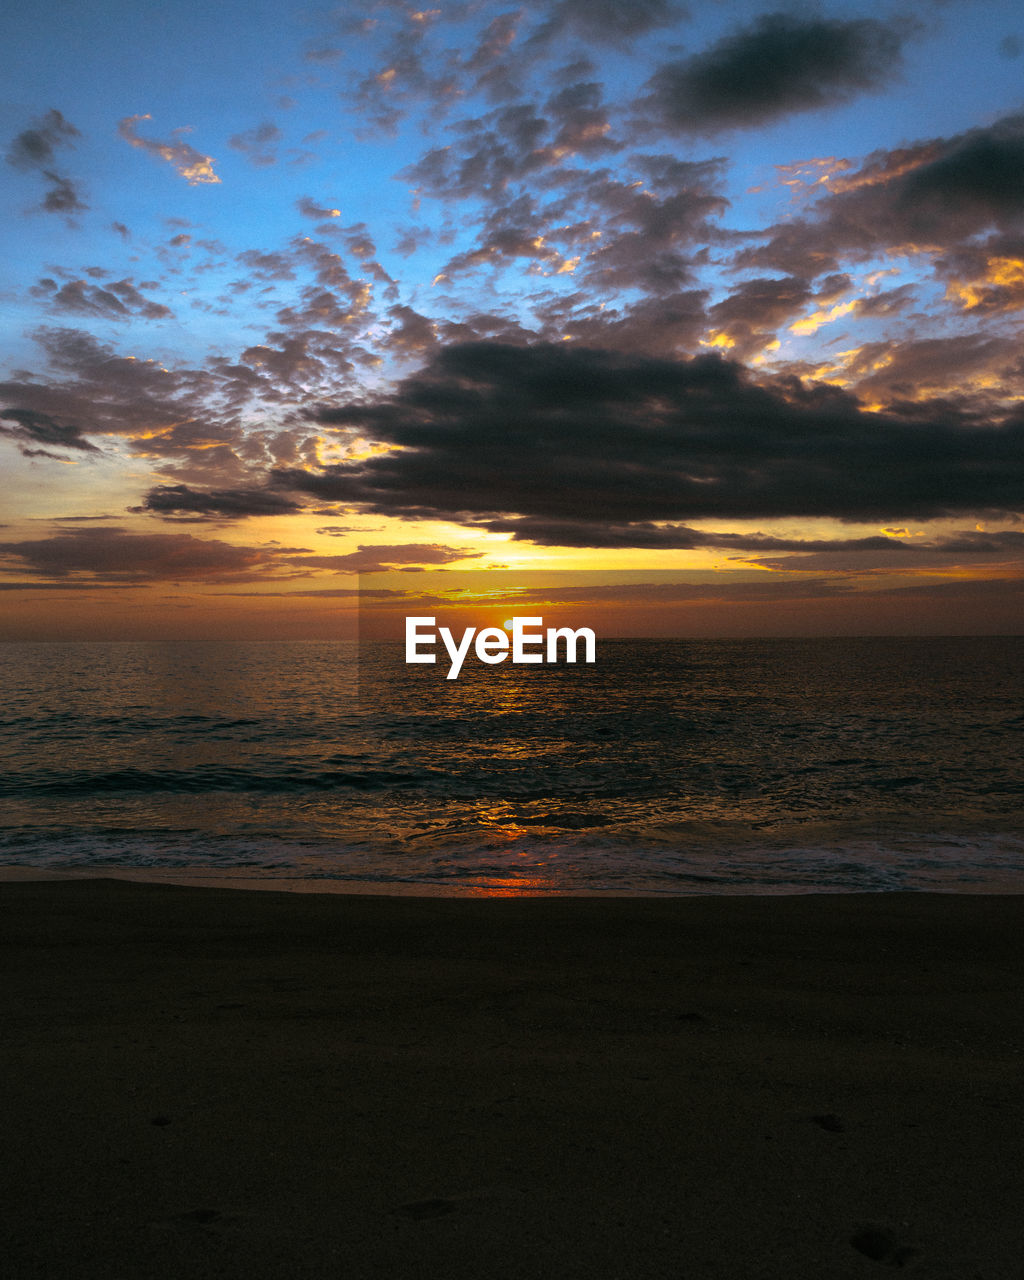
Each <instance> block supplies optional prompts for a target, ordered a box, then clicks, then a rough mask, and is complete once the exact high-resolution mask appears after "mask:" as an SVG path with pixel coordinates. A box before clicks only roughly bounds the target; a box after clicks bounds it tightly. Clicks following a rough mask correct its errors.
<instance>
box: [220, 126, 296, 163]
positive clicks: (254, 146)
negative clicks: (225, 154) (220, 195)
mask: <svg viewBox="0 0 1024 1280" xmlns="http://www.w3.org/2000/svg"><path fill="white" fill-rule="evenodd" d="M283 136H284V135H283V134H282V133H281V130H280V129H279V128H278V127H277V125H276V124H272V123H270V121H265V122H264V123H263V124H261V125H257V127H256V128H255V129H248V130H246V132H245V133H236V134H235V135H234V136H233V137H231V138H229V139H228V146H230V147H234V149H235V150H236V151H241V152H242V154H243V155H244V156H245V158H246V159H247V160H248V161H249V163H250V164H251V165H255V166H256V167H257V168H259V169H262V168H266V167H267V166H268V165H272V164H277V152H276V150H275V149H274V144H275V143H277V142H280V141H281V138H282V137H283Z"/></svg>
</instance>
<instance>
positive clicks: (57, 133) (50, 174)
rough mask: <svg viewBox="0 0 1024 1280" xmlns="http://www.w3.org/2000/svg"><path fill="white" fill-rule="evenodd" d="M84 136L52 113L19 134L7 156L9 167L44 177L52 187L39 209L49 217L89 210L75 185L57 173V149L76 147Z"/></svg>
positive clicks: (52, 110)
mask: <svg viewBox="0 0 1024 1280" xmlns="http://www.w3.org/2000/svg"><path fill="white" fill-rule="evenodd" d="M81 136H82V135H81V133H80V132H79V131H78V130H77V129H76V128H75V126H74V125H73V124H72V123H71V122H70V121H69V120H66V119H65V118H64V116H63V115H62V114H61V113H60V112H59V111H57V110H55V109H51V110H50V111H48V112H47V113H46V115H44V116H42V117H41V118H40V119H39V120H37V121H36V122H35V124H34V125H33V126H32V127H31V128H30V129H25V130H23V131H22V132H21V133H19V134H18V136H17V137H16V138H15V139H14V141H13V142H12V143H11V146H10V150H9V151H8V152H7V157H6V158H7V163H8V164H9V165H11V166H12V167H13V168H15V169H22V170H25V171H35V172H38V173H41V174H42V175H43V177H44V178H46V180H47V181H48V182H49V183H50V189H49V190H48V191H47V192H46V194H45V195H44V196H43V199H42V201H41V202H40V206H39V207H40V208H41V209H44V210H45V211H46V212H47V213H63V214H72V213H82V212H84V211H85V210H86V209H88V207H89V206H88V205H87V204H85V203H84V202H83V201H82V198H81V195H80V193H79V191H78V188H77V187H76V186H75V184H74V182H72V180H71V179H70V178H68V177H66V176H65V175H63V174H60V173H57V172H56V170H55V169H54V163H55V161H56V152H57V149H58V148H60V147H65V146H73V145H74V139H75V138H80V137H81Z"/></svg>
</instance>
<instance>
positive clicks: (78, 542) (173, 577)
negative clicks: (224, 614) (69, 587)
mask: <svg viewBox="0 0 1024 1280" xmlns="http://www.w3.org/2000/svg"><path fill="white" fill-rule="evenodd" d="M0 556H4V557H6V558H7V559H8V560H9V561H11V564H12V567H14V568H16V569H20V570H21V571H23V572H25V571H28V572H34V573H42V574H46V575H48V576H49V577H51V578H54V579H56V580H57V581H60V580H61V579H76V580H78V581H81V582H82V583H83V584H86V583H87V584H88V585H93V584H94V583H96V584H102V583H107V584H110V583H124V584H133V585H134V584H143V583H146V582H155V581H207V580H214V581H247V580H249V579H250V578H258V577H262V576H264V575H265V574H266V571H267V570H268V569H269V568H272V567H273V564H274V561H275V556H274V554H273V552H271V551H268V550H267V549H266V548H262V547H238V546H234V545H232V544H230V543H227V542H221V541H219V540H217V539H212V538H210V539H201V538H194V537H193V536H192V535H191V534H189V533H150V534H133V533H126V532H125V531H124V530H123V529H120V528H117V527H109V528H104V527H100V528H92V529H62V530H61V531H60V532H59V533H56V534H54V535H53V536H52V537H49V538H36V539H26V540H25V541H22V542H0Z"/></svg>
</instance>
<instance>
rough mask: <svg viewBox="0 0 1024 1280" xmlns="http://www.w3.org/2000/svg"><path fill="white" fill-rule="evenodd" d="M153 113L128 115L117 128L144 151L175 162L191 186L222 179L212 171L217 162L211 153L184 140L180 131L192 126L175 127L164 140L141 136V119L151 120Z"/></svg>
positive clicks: (128, 141)
mask: <svg viewBox="0 0 1024 1280" xmlns="http://www.w3.org/2000/svg"><path fill="white" fill-rule="evenodd" d="M151 119H152V116H150V115H148V114H146V115H135V116H125V118H124V119H123V120H122V121H120V123H119V124H118V126H117V132H118V133H119V134H120V136H121V137H122V138H123V139H124V140H125V142H127V143H130V144H131V145H132V146H133V147H139V148H140V149H141V150H143V151H148V152H149V153H150V155H154V156H157V157H158V158H159V159H160V160H166V161H167V163H168V164H170V165H173V166H174V168H175V170H176V171H177V172H178V173H179V174H180V175H181V176H182V177H183V178H184V179H185V181H186V182H187V183H188V184H189V186H193V187H194V186H197V185H198V184H200V183H206V182H220V178H218V177H217V175H216V173H214V171H213V166H214V164H215V163H216V162H215V161H214V160H213V159H212V158H211V157H210V156H204V155H203V153H202V152H201V151H197V150H196V149H195V147H191V146H189V144H188V143H187V142H183V141H182V139H181V136H180V135H181V134H183V133H188V132H189V126H184V127H182V128H180V129H174V130H173V131H172V133H171V138H172V141H169V142H161V141H159V139H157V138H142V137H140V136H139V132H138V122H139V121H140V120H151Z"/></svg>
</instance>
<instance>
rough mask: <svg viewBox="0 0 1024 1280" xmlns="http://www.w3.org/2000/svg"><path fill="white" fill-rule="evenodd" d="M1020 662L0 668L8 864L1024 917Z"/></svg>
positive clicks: (416, 888)
mask: <svg viewBox="0 0 1024 1280" xmlns="http://www.w3.org/2000/svg"><path fill="white" fill-rule="evenodd" d="M1022 654H1024V640H1022V639H1021V638H1019V637H981V638H978V637H965V638H948V639H947V638H930V637H929V638H918V637H915V638H896V639H894V638H859V639H847V638H836V639H800V640H781V639H780V640H717V641H710V640H638V641H630V640H601V639H600V638H599V640H598V652H597V661H596V662H595V663H594V664H593V665H586V664H582V663H581V664H577V665H575V666H570V665H550V666H548V665H542V666H521V665H517V666H513V665H511V664H509V663H504V664H502V665H497V666H489V667H485V666H483V665H482V664H480V663H477V662H473V663H472V664H470V663H467V664H466V667H465V668H464V670H463V673H462V674H461V675H460V677H459V679H458V680H456V681H446V680H445V679H444V671H445V669H446V667H445V666H444V665H440V666H437V667H423V666H406V665H405V663H404V660H403V658H404V651H403V649H402V646H401V645H400V644H395V643H389V642H379V643H377V644H367V645H364V646H363V648H362V651H361V652H360V651H359V650H358V648H357V646H355V645H354V644H346V643H342V642H338V643H325V642H314V641H310V642H262V643H256V642H253V643H236V642H195V643H134V642H132V643H129V642H126V643H73V644H72V643H69V644H60V643H47V644H28V643H11V644H5V645H0V865H6V866H8V867H20V868H26V867H29V868H45V869H48V870H77V871H79V872H81V871H83V870H90V869H94V870H99V871H103V872H110V871H114V870H117V869H126V868H130V869H132V870H133V871H139V870H141V869H148V870H161V871H164V872H166V873H167V874H168V875H171V874H181V875H187V876H198V877H200V878H201V877H203V876H211V875H214V874H217V875H225V876H228V877H240V876H245V877H248V878H249V879H250V880H257V881H260V882H264V883H267V884H271V883H273V882H280V883H281V884H282V885H283V884H284V883H285V882H289V883H290V882H295V881H300V882H304V883H307V884H311V883H312V882H316V884H317V887H323V888H345V887H361V888H363V889H366V888H370V889H372V890H376V891H379V892H383V893H388V892H410V891H412V892H426V893H437V894H553V893H604V894H658V895H662V894H707V893H756V894H770V893H811V892H817V893H822V892H830V893H831V892H878V891H890V890H932V891H943V892H1024V828H1022V820H1021V815H1022V813H1024V751H1022V734H1024V664H1022V661H1021V658H1022Z"/></svg>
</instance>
